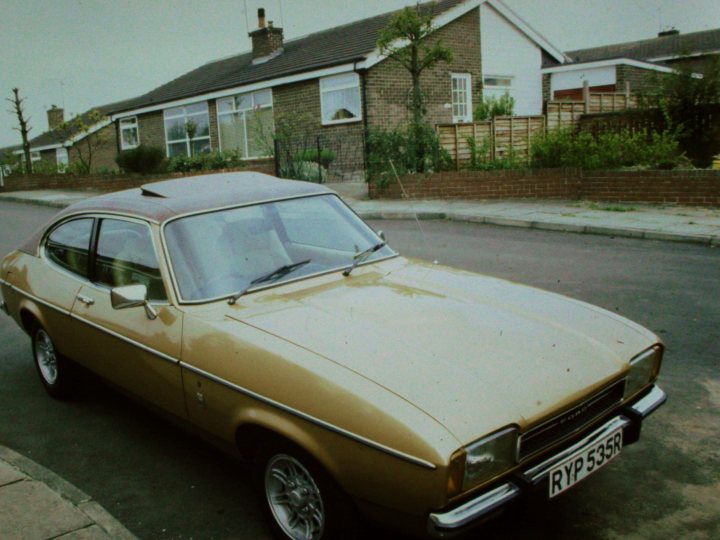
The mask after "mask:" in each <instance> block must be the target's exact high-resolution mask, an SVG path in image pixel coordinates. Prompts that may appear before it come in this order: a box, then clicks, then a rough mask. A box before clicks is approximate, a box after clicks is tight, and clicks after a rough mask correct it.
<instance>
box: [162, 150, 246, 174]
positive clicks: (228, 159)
mask: <svg viewBox="0 0 720 540" xmlns="http://www.w3.org/2000/svg"><path fill="white" fill-rule="evenodd" d="M243 165H244V163H243V160H242V156H241V155H240V152H239V151H237V150H226V151H216V152H203V153H200V154H195V155H193V156H175V157H172V158H170V161H169V162H168V165H167V170H168V171H170V172H191V171H212V170H218V169H230V168H234V167H242V166H243Z"/></svg>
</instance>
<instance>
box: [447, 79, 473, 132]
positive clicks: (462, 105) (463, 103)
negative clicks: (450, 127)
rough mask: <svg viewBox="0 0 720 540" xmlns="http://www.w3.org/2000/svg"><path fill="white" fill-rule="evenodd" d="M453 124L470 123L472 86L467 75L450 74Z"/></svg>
mask: <svg viewBox="0 0 720 540" xmlns="http://www.w3.org/2000/svg"><path fill="white" fill-rule="evenodd" d="M452 115H453V123H458V122H472V85H471V79H470V74H469V73H453V74H452Z"/></svg>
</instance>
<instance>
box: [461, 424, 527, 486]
mask: <svg viewBox="0 0 720 540" xmlns="http://www.w3.org/2000/svg"><path fill="white" fill-rule="evenodd" d="M516 447H517V428H515V427H508V428H504V429H502V430H500V431H497V432H495V433H493V434H492V435H488V436H487V437H483V438H482V439H480V440H479V441H476V442H474V443H472V444H470V445H468V446H466V447H465V448H463V449H462V450H461V451H459V452H457V453H456V454H455V456H453V459H452V460H451V463H450V479H451V480H450V481H449V482H448V492H449V495H451V496H452V495H455V494H457V493H459V492H461V491H467V490H468V489H470V488H472V487H473V486H476V485H478V484H480V483H482V482H484V481H487V480H490V479H491V478H493V477H495V476H497V475H498V474H500V473H502V472H504V471H506V470H508V469H510V468H511V467H513V466H514V465H515V453H516ZM463 462H464V463H463ZM463 465H464V467H463ZM453 473H454V474H453ZM453 478H456V480H453ZM458 488H460V489H458Z"/></svg>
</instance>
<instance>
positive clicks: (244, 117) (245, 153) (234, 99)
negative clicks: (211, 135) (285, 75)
mask: <svg viewBox="0 0 720 540" xmlns="http://www.w3.org/2000/svg"><path fill="white" fill-rule="evenodd" d="M268 92H269V93H270V103H266V104H264V105H256V104H255V96H256V95H257V94H265V93H268ZM240 96H250V101H251V103H252V105H251V106H250V107H245V108H244V109H238V108H237V98H238V97H240ZM274 99H275V97H274V96H273V91H272V88H266V89H263V90H257V91H255V92H243V93H241V94H235V95H233V96H226V97H222V98H218V99H216V100H215V111H216V116H217V130H218V140H219V141H220V144H219V148H220V150H223V151H224V150H225V148H223V141H222V129H221V128H220V118H221V117H222V116H228V115H233V114H240V115H241V116H242V123H243V131H244V132H245V148H243V157H242V158H241V159H244V160H246V159H258V158H264V157H269V156H268V155H264V156H251V155H249V154H250V150H249V149H250V140H249V139H248V129H247V112H248V111H256V110H258V109H272V108H273V106H274V103H275V101H274ZM226 100H231V103H232V108H231V109H229V110H227V111H223V112H220V102H221V101H226ZM274 130H275V113H274V111H273V131H274Z"/></svg>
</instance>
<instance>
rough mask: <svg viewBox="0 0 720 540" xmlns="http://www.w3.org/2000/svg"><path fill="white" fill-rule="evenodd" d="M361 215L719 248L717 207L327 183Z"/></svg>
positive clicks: (43, 201)
mask: <svg viewBox="0 0 720 540" xmlns="http://www.w3.org/2000/svg"><path fill="white" fill-rule="evenodd" d="M328 186H329V187H331V188H333V189H336V190H337V191H338V192H339V193H340V195H341V196H343V198H344V199H345V200H346V201H347V202H348V204H350V206H351V207H352V208H353V209H354V210H355V211H356V212H357V213H358V214H359V215H360V216H361V217H362V218H364V219H447V220H452V221H467V222H473V223H486V224H490V225H503V226H511V227H526V228H533V229H544V230H551V231H564V232H573V233H585V234H600V235H605V236H616V237H628V238H646V239H649V240H665V241H675V242H687V243H693V244H704V245H711V246H720V209H718V208H715V209H711V208H699V207H682V206H658V205H641V204H617V203H612V204H611V203H593V202H588V201H554V200H553V201H550V200H543V201H536V200H500V201H465V200H463V201H445V200H368V199H366V198H363V190H362V186H363V185H362V184H360V185H359V184H352V185H348V184H345V185H343V184H335V185H332V184H328ZM365 191H366V189H365ZM95 195H99V193H98V192H94V191H82V190H37V191H15V192H9V193H0V200H5V201H17V202H23V203H30V204H40V205H45V206H52V207H57V208H63V207H65V206H68V205H70V204H72V203H74V202H78V201H81V200H83V199H86V198H88V197H92V196H95Z"/></svg>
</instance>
